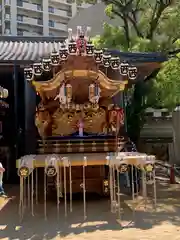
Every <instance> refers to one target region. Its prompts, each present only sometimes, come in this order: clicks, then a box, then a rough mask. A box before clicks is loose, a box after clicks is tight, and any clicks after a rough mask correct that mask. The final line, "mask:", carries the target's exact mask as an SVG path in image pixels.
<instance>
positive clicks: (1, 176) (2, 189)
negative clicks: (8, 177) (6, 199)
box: [0, 162, 5, 196]
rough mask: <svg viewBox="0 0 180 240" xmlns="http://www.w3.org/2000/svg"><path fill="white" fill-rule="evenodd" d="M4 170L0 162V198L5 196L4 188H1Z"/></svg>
mask: <svg viewBox="0 0 180 240" xmlns="http://www.w3.org/2000/svg"><path fill="white" fill-rule="evenodd" d="M4 171H5V169H4V168H3V165H2V163H1V162H0V196H2V195H5V192H4V188H3V173H4Z"/></svg>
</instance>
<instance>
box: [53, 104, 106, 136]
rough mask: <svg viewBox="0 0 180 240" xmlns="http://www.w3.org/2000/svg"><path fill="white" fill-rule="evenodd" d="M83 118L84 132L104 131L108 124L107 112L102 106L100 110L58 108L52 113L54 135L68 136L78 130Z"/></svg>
mask: <svg viewBox="0 0 180 240" xmlns="http://www.w3.org/2000/svg"><path fill="white" fill-rule="evenodd" d="M81 118H82V119H83V122H84V132H87V133H94V134H96V133H102V132H103V131H104V126H106V112H105V110H104V109H102V108H100V109H99V110H98V111H84V112H80V111H79V112H76V111H72V112H70V111H67V112H64V111H63V110H61V109H57V110H56V112H55V113H54V114H53V115H52V135H53V136H66V135H71V134H72V133H74V132H76V131H78V121H79V119H81Z"/></svg>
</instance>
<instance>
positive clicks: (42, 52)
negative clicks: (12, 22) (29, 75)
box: [0, 36, 66, 62]
mask: <svg viewBox="0 0 180 240" xmlns="http://www.w3.org/2000/svg"><path fill="white" fill-rule="evenodd" d="M65 38H66V37H63V38H58V37H57V38H52V37H36V38H35V37H24V38H22V37H11V36H9V37H1V38H0V62H14V61H32V62H34V61H36V60H39V59H41V58H42V57H45V56H48V55H50V53H51V52H52V50H53V49H57V50H58V49H59V48H60V45H61V43H62V42H63V41H64V40H65Z"/></svg>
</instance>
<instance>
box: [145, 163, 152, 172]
mask: <svg viewBox="0 0 180 240" xmlns="http://www.w3.org/2000/svg"><path fill="white" fill-rule="evenodd" d="M144 169H145V171H146V172H152V171H153V165H152V164H147V165H145V167H144Z"/></svg>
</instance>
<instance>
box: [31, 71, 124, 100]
mask: <svg viewBox="0 0 180 240" xmlns="http://www.w3.org/2000/svg"><path fill="white" fill-rule="evenodd" d="M77 79H81V80H82V81H84V79H89V81H91V82H92V81H93V80H96V81H97V82H98V83H99V85H100V88H102V92H101V95H102V97H103V95H104V96H107V95H108V96H112V95H114V93H117V92H119V91H122V90H124V88H125V85H126V84H127V81H117V80H111V79H109V78H108V77H107V76H106V75H105V74H104V73H103V72H101V71H100V70H99V71H97V72H95V71H90V70H71V71H66V70H62V71H60V72H58V73H57V74H56V75H55V77H54V78H52V79H51V80H49V81H41V82H36V81H33V82H32V84H33V85H34V87H35V89H36V91H37V92H39V94H40V96H41V95H42V94H43V96H41V97H44V96H46V97H47V98H49V97H52V98H53V97H54V98H55V96H56V94H57V92H58V88H59V87H60V86H61V84H62V82H63V81H69V80H70V82H73V81H75V80H77ZM107 92H109V93H107Z"/></svg>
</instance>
